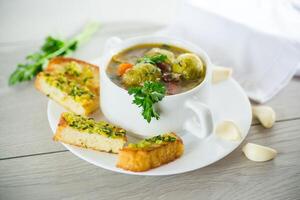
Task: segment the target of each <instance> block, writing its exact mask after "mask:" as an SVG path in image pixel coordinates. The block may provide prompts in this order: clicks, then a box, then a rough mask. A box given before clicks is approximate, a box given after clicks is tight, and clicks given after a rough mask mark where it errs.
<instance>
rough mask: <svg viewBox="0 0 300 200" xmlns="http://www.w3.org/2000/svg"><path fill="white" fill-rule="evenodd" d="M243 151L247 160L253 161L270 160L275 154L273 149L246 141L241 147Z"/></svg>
mask: <svg viewBox="0 0 300 200" xmlns="http://www.w3.org/2000/svg"><path fill="white" fill-rule="evenodd" d="M243 152H244V154H245V156H246V157H247V158H248V159H249V160H252V161H255V162H264V161H268V160H272V159H273V158H275V156H276V155H277V151H276V150H275V149H272V148H270V147H266V146H262V145H258V144H253V143H247V144H246V145H245V146H244V147H243Z"/></svg>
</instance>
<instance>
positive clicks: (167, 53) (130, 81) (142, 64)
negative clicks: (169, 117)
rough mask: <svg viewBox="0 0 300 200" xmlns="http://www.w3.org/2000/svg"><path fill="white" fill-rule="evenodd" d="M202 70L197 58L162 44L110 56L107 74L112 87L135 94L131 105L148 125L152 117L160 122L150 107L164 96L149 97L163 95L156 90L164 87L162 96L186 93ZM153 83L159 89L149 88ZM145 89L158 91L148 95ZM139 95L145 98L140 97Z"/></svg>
mask: <svg viewBox="0 0 300 200" xmlns="http://www.w3.org/2000/svg"><path fill="white" fill-rule="evenodd" d="M205 70H206V68H205V65H204V63H203V62H202V60H201V59H200V58H199V56H197V55H196V54H194V53H191V52H189V51H188V50H185V49H182V48H179V47H176V46H171V45H165V44H143V45H137V46H133V47H131V48H128V49H125V50H124V51H122V52H120V53H119V54H117V55H115V56H113V58H112V60H111V61H110V63H109V65H108V67H107V70H106V73H107V74H108V76H109V77H110V79H111V80H112V81H113V82H114V83H115V84H117V85H118V86H120V87H122V88H124V89H126V90H128V91H129V94H131V95H134V101H133V103H134V104H137V105H138V106H139V107H142V108H143V111H142V115H143V116H144V118H145V119H146V120H147V121H148V122H150V121H151V118H156V119H159V113H157V112H156V111H155V110H154V108H153V105H154V104H155V103H157V102H159V101H161V100H162V98H163V97H162V98H158V99H156V98H152V97H153V96H151V95H152V94H155V95H156V94H160V95H161V94H162V93H161V91H162V90H161V89H158V88H164V89H163V90H164V91H165V93H163V94H162V96H165V95H175V94H178V93H183V92H186V91H188V90H191V89H193V88H194V87H196V86H197V85H199V84H200V83H201V82H202V81H203V79H204V77H205ZM155 82H157V83H159V84H160V86H159V87H157V85H156V86H155V85H153V86H151V87H149V85H151V84H154V83H155ZM131 88H135V89H131ZM147 88H148V89H149V88H152V89H153V88H156V89H158V90H159V91H156V90H153V91H151V92H149V90H148V89H147ZM141 94H143V97H147V98H140V95H141ZM150 94H151V95H150ZM160 95H159V96H160Z"/></svg>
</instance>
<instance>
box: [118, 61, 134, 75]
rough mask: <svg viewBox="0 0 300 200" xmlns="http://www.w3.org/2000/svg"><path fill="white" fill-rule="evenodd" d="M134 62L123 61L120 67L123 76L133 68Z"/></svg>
mask: <svg viewBox="0 0 300 200" xmlns="http://www.w3.org/2000/svg"><path fill="white" fill-rule="evenodd" d="M132 67H133V64H130V63H121V64H120V65H119V67H118V74H119V76H122V75H123V74H124V73H125V72H126V71H127V70H128V69H130V68H132Z"/></svg>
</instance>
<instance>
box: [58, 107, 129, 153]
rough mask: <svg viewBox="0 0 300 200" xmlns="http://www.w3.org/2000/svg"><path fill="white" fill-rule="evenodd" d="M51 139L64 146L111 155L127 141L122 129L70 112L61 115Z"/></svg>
mask: <svg viewBox="0 0 300 200" xmlns="http://www.w3.org/2000/svg"><path fill="white" fill-rule="evenodd" d="M53 139H54V141H60V142H63V143H65V144H71V145H75V146H78V147H83V148H87V149H93V150H97V151H105V152H111V153H118V152H119V150H120V149H121V148H122V147H123V146H124V144H125V143H126V141H127V138H126V131H125V130H124V129H122V128H118V127H115V126H113V125H111V124H108V123H106V122H104V121H101V122H96V121H95V120H93V119H91V118H87V117H84V116H80V115H76V114H74V113H70V112H65V113H62V114H61V118H60V121H59V124H58V127H57V130H56V133H55V135H54V137H53Z"/></svg>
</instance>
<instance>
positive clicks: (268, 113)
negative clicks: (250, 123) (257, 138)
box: [252, 106, 276, 128]
mask: <svg viewBox="0 0 300 200" xmlns="http://www.w3.org/2000/svg"><path fill="white" fill-rule="evenodd" d="M252 113H253V116H254V117H255V118H257V119H258V121H259V122H260V123H261V124H262V125H263V127H265V128H271V127H272V126H273V125H274V123H275V120H276V114H275V111H274V110H273V108H271V107H270V106H252Z"/></svg>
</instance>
